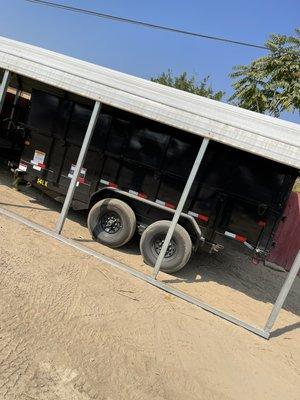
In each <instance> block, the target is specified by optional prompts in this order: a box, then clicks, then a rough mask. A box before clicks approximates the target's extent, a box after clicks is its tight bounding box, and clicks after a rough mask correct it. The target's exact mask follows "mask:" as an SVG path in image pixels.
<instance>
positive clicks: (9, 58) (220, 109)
mask: <svg viewBox="0 0 300 400" xmlns="http://www.w3.org/2000/svg"><path fill="white" fill-rule="evenodd" d="M0 68H3V69H8V70H10V71H13V72H15V73H17V74H20V75H23V76H26V77H29V78H31V79H34V80H37V81H40V82H44V83H46V84H48V85H53V86H55V87H58V88H61V89H63V90H66V91H69V92H73V93H76V94H78V95H81V96H84V97H87V98H90V99H93V100H100V101H102V102H103V103H105V104H108V105H111V106H114V107H118V108H121V109H123V110H127V111H130V112H133V113H136V114H139V115H142V116H144V117H147V118H151V119H154V120H156V121H159V122H162V123H165V124H168V125H171V126H174V127H177V128H179V129H183V130H185V131H188V132H192V133H194V134H196V135H200V136H205V137H208V138H210V139H213V140H215V141H218V142H222V143H225V144H228V145H229V146H233V147H236V148H239V149H242V150H245V151H248V152H250V153H254V154H257V155H261V156H263V157H266V158H270V159H272V160H275V161H278V162H281V163H283V164H287V165H290V166H293V167H295V168H298V169H300V125H299V124H295V123H292V122H288V121H284V120H281V119H278V118H273V117H269V116H266V115H262V114H259V113H255V112H253V111H248V110H245V109H242V108H239V107H235V106H232V105H229V104H225V103H222V102H218V101H215V100H210V99H207V98H204V97H200V96H197V95H194V94H190V93H187V92H183V91H180V90H177V89H173V88H170V87H167V86H163V85H160V84H157V83H154V82H150V81H147V80H145V79H141V78H137V77H134V76H131V75H127V74H124V73H121V72H118V71H113V70H110V69H108V68H104V67H100V66H98V65H95V64H91V63H88V62H85V61H81V60H78V59H75V58H72V57H68V56H65V55H61V54H58V53H55V52H52V51H49V50H45V49H42V48H39V47H35V46H31V45H28V44H25V43H21V42H17V41H14V40H10V39H7V38H4V37H1V36H0Z"/></svg>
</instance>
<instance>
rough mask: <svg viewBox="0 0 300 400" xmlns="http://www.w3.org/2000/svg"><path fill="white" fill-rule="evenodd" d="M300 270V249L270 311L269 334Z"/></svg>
mask: <svg viewBox="0 0 300 400" xmlns="http://www.w3.org/2000/svg"><path fill="white" fill-rule="evenodd" d="M299 270H300V251H298V255H297V257H296V258H295V261H294V263H293V265H292V268H291V270H290V272H289V273H288V276H287V278H286V280H285V282H284V284H283V286H282V288H281V290H280V293H279V295H278V297H277V300H276V302H275V304H274V307H273V309H272V311H271V313H270V316H269V318H268V321H267V323H266V325H265V327H264V331H265V332H266V333H268V334H269V333H270V332H271V329H272V328H273V325H274V324H275V321H276V319H277V317H278V314H279V312H280V310H281V308H282V306H283V303H284V302H285V299H286V297H287V295H288V294H289V291H290V289H291V287H292V285H293V283H294V280H295V278H296V276H297V274H298V272H299Z"/></svg>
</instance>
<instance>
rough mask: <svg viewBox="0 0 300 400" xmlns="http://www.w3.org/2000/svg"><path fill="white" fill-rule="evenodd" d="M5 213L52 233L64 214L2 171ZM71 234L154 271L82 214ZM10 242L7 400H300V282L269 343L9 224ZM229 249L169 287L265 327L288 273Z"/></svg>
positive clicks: (5, 264) (0, 200)
mask: <svg viewBox="0 0 300 400" xmlns="http://www.w3.org/2000/svg"><path fill="white" fill-rule="evenodd" d="M0 207H3V208H7V209H9V210H11V211H14V212H16V213H18V214H21V215H23V216H25V217H27V218H30V219H31V220H33V221H35V222H38V223H42V224H43V225H45V226H48V227H51V226H53V225H54V223H55V221H56V218H57V212H58V210H59V205H57V204H56V203H55V202H53V201H51V200H50V199H48V198H47V197H45V196H44V195H42V194H41V193H39V192H38V191H36V190H34V189H29V188H24V189H23V190H22V192H16V191H14V190H12V189H11V188H10V178H9V175H8V174H7V173H4V172H3V171H1V172H0ZM64 234H65V235H66V236H68V237H72V238H74V239H76V240H78V241H80V242H82V243H83V244H85V245H87V246H91V247H93V248H95V249H97V250H98V251H100V252H102V253H104V254H106V255H109V256H112V257H114V258H115V259H117V260H120V261H122V262H124V263H127V264H128V265H130V266H132V267H135V268H137V269H139V270H142V271H146V272H148V273H150V269H149V268H148V267H146V266H145V265H144V264H143V262H142V260H141V257H140V255H139V253H138V251H137V244H138V243H137V239H136V241H133V242H132V243H130V244H129V245H128V246H126V248H124V249H122V250H120V251H112V250H111V249H107V248H104V247H103V246H100V245H98V244H97V243H93V242H91V241H90V238H89V235H88V232H87V229H86V227H85V223H84V215H82V214H81V213H75V212H72V213H71V214H70V220H68V221H67V223H66V227H65V229H64ZM0 235H1V238H2V239H1V240H0V291H1V293H0V315H1V317H0V399H2V398H3V399H22V400H23V399H24V400H25V399H39V400H40V399H41V400H43V399H62V400H67V399H68V400H69V399H182V398H185V399H201V398H203V399H220V398H222V399H240V398H244V399H251V400H252V399H254V398H255V399H272V400H273V399H282V398H286V396H287V393H288V398H289V399H299V397H300V384H299V382H300V379H299V375H300V343H299V338H300V335H299V332H300V331H299V328H300V322H299V313H300V307H299V293H300V290H299V289H300V280H299V278H297V281H296V282H295V285H294V288H293V290H292V292H291V294H290V296H289V298H288V301H287V303H286V305H285V307H284V310H282V312H281V314H280V318H279V320H278V323H277V325H276V327H275V330H274V332H273V335H272V338H271V339H270V340H269V341H265V340H264V339H261V338H259V337H256V336H254V335H253V334H251V333H248V332H246V331H244V330H242V329H241V328H238V327H236V326H234V325H232V324H230V323H228V322H226V321H223V320H220V319H218V318H216V317H214V316H213V315H211V314H209V313H206V312H204V311H202V310H200V309H198V308H196V307H194V306H191V305H190V304H187V303H185V302H183V301H180V300H179V299H176V298H173V297H172V296H170V295H167V294H165V293H164V292H162V291H159V290H158V289H156V288H153V287H150V286H149V285H147V284H146V283H143V282H140V281H138V280H136V279H134V278H132V277H131V276H129V275H127V274H123V273H121V272H119V271H115V270H114V269H112V268H111V267H108V266H105V265H101V264H100V263H99V262H97V261H96V260H95V259H93V258H91V257H88V256H86V255H83V254H81V253H79V252H77V251H75V250H73V249H71V248H67V247H65V246H64V245H62V244H59V243H57V242H56V241H54V240H52V239H49V238H46V237H45V236H43V235H42V234H40V233H37V232H34V231H31V230H29V229H28V228H26V227H24V226H22V225H19V224H17V223H15V222H13V221H11V220H8V219H6V218H4V217H0ZM229 250H230V252H229V251H227V252H225V253H224V254H222V255H220V254H219V255H217V256H214V257H211V256H208V255H205V254H197V255H195V256H194V258H193V260H192V261H191V262H190V264H189V266H188V267H187V268H185V269H184V270H183V271H182V272H180V273H179V274H177V275H176V276H168V275H165V274H161V277H160V279H161V280H164V281H168V282H170V284H172V285H174V286H175V287H176V288H178V289H181V290H184V291H186V292H188V293H190V294H193V295H195V296H197V297H198V298H201V299H202V300H205V301H208V302H209V303H210V304H214V305H216V306H218V307H220V308H222V309H223V310H225V311H229V312H233V313H234V314H235V315H237V316H239V317H242V318H244V319H246V320H248V321H250V322H255V323H257V324H260V325H262V324H263V322H264V320H265V317H266V315H267V314H268V312H269V310H270V308H271V302H272V301H273V300H274V298H275V297H276V295H277V293H278V290H279V288H280V285H281V284H282V281H283V280H284V278H285V276H286V274H285V273H281V272H276V271H272V270H270V269H267V268H265V267H261V266H260V267H253V266H252V265H251V263H250V262H249V260H248V258H247V256H246V255H245V254H241V253H239V252H237V251H236V249H235V248H234V246H230V247H229Z"/></svg>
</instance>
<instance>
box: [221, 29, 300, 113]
mask: <svg viewBox="0 0 300 400" xmlns="http://www.w3.org/2000/svg"><path fill="white" fill-rule="evenodd" d="M265 46H266V47H267V48H268V54H267V55H266V56H263V57H260V58H258V59H256V60H254V61H252V62H251V63H250V64H249V65H239V66H236V67H234V68H233V71H234V72H232V73H231V74H230V77H231V78H233V79H236V82H235V83H234V84H233V85H232V86H233V88H234V90H235V92H234V93H233V95H232V96H231V97H230V98H229V101H231V102H233V104H235V105H238V106H240V107H243V108H247V109H249V110H253V111H258V112H260V113H268V114H270V115H273V116H276V117H278V116H279V115H280V113H281V112H283V111H288V112H295V111H298V112H300V29H296V30H295V36H285V35H275V34H272V35H271V36H270V38H269V40H268V41H267V42H266V43H265Z"/></svg>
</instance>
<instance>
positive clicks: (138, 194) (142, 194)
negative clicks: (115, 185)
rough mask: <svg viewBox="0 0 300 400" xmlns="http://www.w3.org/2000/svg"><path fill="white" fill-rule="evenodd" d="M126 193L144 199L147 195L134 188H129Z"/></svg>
mask: <svg viewBox="0 0 300 400" xmlns="http://www.w3.org/2000/svg"><path fill="white" fill-rule="evenodd" d="M128 193H130V194H133V195H134V196H138V197H141V198H142V199H146V198H147V195H146V194H145V193H141V192H136V191H135V190H131V189H129V190H128Z"/></svg>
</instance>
